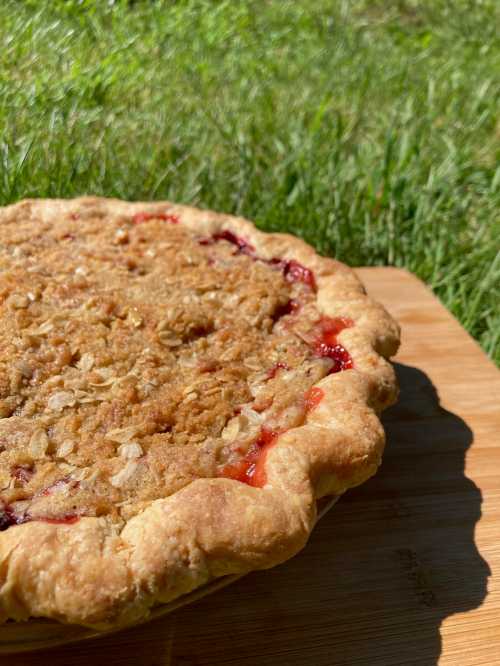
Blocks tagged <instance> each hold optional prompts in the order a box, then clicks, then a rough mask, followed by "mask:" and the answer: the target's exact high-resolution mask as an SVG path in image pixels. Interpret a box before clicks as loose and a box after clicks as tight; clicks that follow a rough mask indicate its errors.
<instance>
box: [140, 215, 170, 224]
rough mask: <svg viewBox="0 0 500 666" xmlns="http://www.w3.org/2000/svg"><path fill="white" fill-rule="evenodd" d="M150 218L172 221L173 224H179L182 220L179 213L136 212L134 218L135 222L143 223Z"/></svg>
mask: <svg viewBox="0 0 500 666" xmlns="http://www.w3.org/2000/svg"><path fill="white" fill-rule="evenodd" d="M148 220H163V221H164V222H170V223H171V224H179V222H180V220H179V218H178V216H177V215H172V214H170V213H136V214H135V215H134V216H133V218H132V222H133V223H134V224H142V223H143V222H147V221H148Z"/></svg>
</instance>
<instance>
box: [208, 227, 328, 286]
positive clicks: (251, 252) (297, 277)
mask: <svg viewBox="0 0 500 666" xmlns="http://www.w3.org/2000/svg"><path fill="white" fill-rule="evenodd" d="M221 240H225V241H227V242H228V243H231V244H232V245H235V246H236V248H237V249H236V252H235V254H246V255H247V256H249V257H252V258H253V259H255V260H256V261H263V262H265V263H266V264H270V265H271V266H277V267H278V268H279V269H280V270H281V271H282V272H283V275H284V276H285V279H286V280H287V281H288V282H302V283H303V284H305V285H307V286H308V287H310V288H311V289H312V290H313V291H316V280H315V278H314V273H313V272H312V270H310V269H309V268H306V267H305V266H303V265H302V264H301V263H299V262H298V261H295V259H280V258H279V257H273V258H272V259H262V258H261V257H258V256H257V255H256V254H255V247H254V246H253V245H252V244H251V243H249V242H248V241H247V240H245V239H244V238H242V237H241V236H237V235H236V234H234V233H233V232H232V231H229V229H224V230H223V231H218V232H217V233H215V234H212V236H211V237H210V238H200V240H199V241H198V243H199V244H200V245H213V244H214V243H215V242H217V241H221Z"/></svg>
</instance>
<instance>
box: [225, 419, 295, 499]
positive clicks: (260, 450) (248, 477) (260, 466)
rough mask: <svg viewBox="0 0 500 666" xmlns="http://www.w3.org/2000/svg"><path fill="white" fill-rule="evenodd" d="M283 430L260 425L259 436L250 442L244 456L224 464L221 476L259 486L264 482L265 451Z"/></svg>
mask: <svg viewBox="0 0 500 666" xmlns="http://www.w3.org/2000/svg"><path fill="white" fill-rule="evenodd" d="M283 432H284V431H283V430H270V429H269V428H266V426H262V428H261V430H260V435H259V438H258V439H257V440H256V441H255V442H254V443H253V444H252V446H251V447H250V449H249V450H248V452H247V453H246V455H245V456H244V458H242V459H241V460H240V461H239V462H237V463H234V464H232V465H226V466H225V467H224V469H223V470H222V476H225V477H226V478H228V479H234V480H235V481H240V482H241V483H246V484H247V485H249V486H254V487H255V488H261V487H262V486H263V485H265V483H266V474H265V471H264V461H265V458H266V453H267V451H268V450H269V449H270V448H271V446H273V444H275V443H276V440H277V439H278V437H279V436H280V435H281V434H282V433H283Z"/></svg>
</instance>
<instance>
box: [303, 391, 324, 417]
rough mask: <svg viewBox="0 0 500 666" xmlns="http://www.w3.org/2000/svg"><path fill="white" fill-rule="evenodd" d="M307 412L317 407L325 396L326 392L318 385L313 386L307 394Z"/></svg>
mask: <svg viewBox="0 0 500 666" xmlns="http://www.w3.org/2000/svg"><path fill="white" fill-rule="evenodd" d="M304 397H305V404H306V412H310V411H312V410H313V409H315V408H316V407H317V406H318V405H319V403H320V402H321V401H322V400H323V398H324V397H325V392H324V391H323V389H320V388H319V387H317V386H313V387H312V388H310V389H309V391H307V393H306V394H305V396H304Z"/></svg>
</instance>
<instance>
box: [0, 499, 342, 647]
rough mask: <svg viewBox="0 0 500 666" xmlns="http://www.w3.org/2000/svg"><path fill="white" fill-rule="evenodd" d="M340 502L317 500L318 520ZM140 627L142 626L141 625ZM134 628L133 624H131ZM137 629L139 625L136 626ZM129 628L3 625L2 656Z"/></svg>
mask: <svg viewBox="0 0 500 666" xmlns="http://www.w3.org/2000/svg"><path fill="white" fill-rule="evenodd" d="M338 499H339V496H334V497H324V498H322V499H321V500H319V501H318V520H319V519H320V518H322V517H323V516H324V515H325V514H326V513H327V512H328V511H329V510H330V509H331V507H332V506H333V505H334V504H335V502H336V501H337V500H338ZM244 575H245V574H235V575H233V576H224V577H222V578H218V579H216V580H214V581H212V582H210V583H207V585H203V586H202V587H200V588H198V589H197V590H194V591H193V592H191V593H189V594H186V595H184V596H182V597H179V599H176V600H175V601H172V602H170V603H168V604H161V605H158V606H156V607H155V608H153V609H152V610H151V613H150V614H149V615H148V617H147V618H146V619H145V620H144V621H143V623H144V622H149V621H150V620H154V619H157V618H159V617H162V616H164V615H167V614H168V613H172V612H173V611H175V610H176V609H177V608H180V607H181V606H186V605H187V604H191V603H193V602H195V601H197V600H198V599H202V598H203V597H206V596H207V595H209V594H213V593H214V592H217V590H220V589H222V588H223V587H226V585H230V584H231V583H233V582H234V581H236V580H238V579H239V578H241V577H242V576H244ZM138 624H141V623H138ZM130 626H132V625H130ZM133 626H137V624H135V625H133ZM127 628H128V627H127V626H125V627H120V628H119V629H110V630H109V631H97V630H96V629H90V628H89V627H82V626H79V625H74V624H61V623H60V622H55V621H53V620H45V619H43V618H32V619H30V620H28V621H26V622H10V621H8V622H6V623H5V624H0V654H12V653H15V652H31V651H34V650H41V649H43V648H48V647H55V646H57V645H66V644H68V643H76V642H78V641H84V640H90V639H93V638H99V637H101V636H109V635H110V634H113V633H117V632H119V631H126V629H127Z"/></svg>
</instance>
